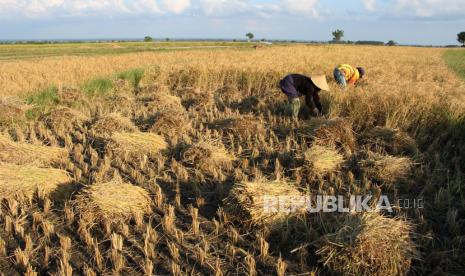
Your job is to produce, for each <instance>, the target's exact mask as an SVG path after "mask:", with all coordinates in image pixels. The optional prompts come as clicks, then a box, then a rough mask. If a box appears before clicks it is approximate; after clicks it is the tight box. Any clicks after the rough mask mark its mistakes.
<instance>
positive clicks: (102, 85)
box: [81, 78, 113, 97]
mask: <svg viewBox="0 0 465 276" xmlns="http://www.w3.org/2000/svg"><path fill="white" fill-rule="evenodd" d="M81 88H82V90H84V92H85V93H86V94H87V96H89V97H94V96H103V95H105V94H107V93H108V92H109V91H110V90H111V89H113V82H112V81H111V79H106V78H98V79H94V80H90V81H88V82H86V83H85V84H84V85H82V87H81Z"/></svg>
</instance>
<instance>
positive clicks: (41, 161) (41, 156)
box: [0, 134, 68, 167]
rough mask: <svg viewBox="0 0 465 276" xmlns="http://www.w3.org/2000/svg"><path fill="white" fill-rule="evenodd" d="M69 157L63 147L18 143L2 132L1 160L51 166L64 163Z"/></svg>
mask: <svg viewBox="0 0 465 276" xmlns="http://www.w3.org/2000/svg"><path fill="white" fill-rule="evenodd" d="M67 158H68V152H67V151H66V150H65V149H63V148H59V147H47V146H39V145H33V144H28V143H17V142H14V141H12V140H11V139H10V138H9V137H7V136H5V135H2V134H0V162H8V163H11V164H16V165H33V166H38V167H49V166H59V165H63V164H64V163H65V162H66V160H67Z"/></svg>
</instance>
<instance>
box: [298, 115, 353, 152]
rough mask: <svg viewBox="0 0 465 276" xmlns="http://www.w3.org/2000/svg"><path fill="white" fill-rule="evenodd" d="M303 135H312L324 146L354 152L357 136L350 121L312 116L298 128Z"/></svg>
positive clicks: (316, 141)
mask: <svg viewBox="0 0 465 276" xmlns="http://www.w3.org/2000/svg"><path fill="white" fill-rule="evenodd" d="M298 132H299V133H300V134H301V135H310V136H312V137H313V138H314V139H315V143H316V144H319V145H323V146H332V147H341V148H343V149H344V150H348V151H350V152H353V151H354V150H355V147H356V143H355V136H354V132H353V130H352V126H351V124H350V122H348V121H346V120H344V119H341V118H337V119H332V120H329V119H324V118H312V119H310V120H308V121H306V122H305V123H304V124H303V125H302V127H301V128H300V129H299V130H298Z"/></svg>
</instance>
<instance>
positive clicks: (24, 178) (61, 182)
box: [0, 163, 71, 199]
mask: <svg viewBox="0 0 465 276" xmlns="http://www.w3.org/2000/svg"><path fill="white" fill-rule="evenodd" d="M70 184H71V178H70V176H69V175H68V173H67V172H65V171H63V170H58V169H50V168H48V169H47V168H37V167H33V166H27V165H21V166H19V165H13V164H7V163H0V197H2V198H9V197H14V196H20V197H25V198H27V199H32V198H33V196H34V193H35V192H37V191H39V192H40V194H42V195H50V194H52V193H54V192H58V190H59V188H61V187H62V186H66V185H70ZM56 196H57V197H59V196H60V195H59V193H57V194H56Z"/></svg>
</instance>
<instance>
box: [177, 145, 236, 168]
mask: <svg viewBox="0 0 465 276" xmlns="http://www.w3.org/2000/svg"><path fill="white" fill-rule="evenodd" d="M182 158H183V161H185V162H186V163H188V164H190V165H192V166H194V167H195V168H196V169H198V170H200V171H201V172H203V173H205V174H207V175H210V176H214V175H217V174H218V171H221V170H226V171H230V170H232V169H233V166H232V161H233V160H234V159H235V157H234V156H232V155H231V154H229V153H228V151H227V150H226V149H225V148H224V147H218V146H215V145H213V144H212V143H210V142H207V141H203V142H199V143H197V144H194V145H191V146H190V147H188V148H187V150H186V151H184V153H183V156H182Z"/></svg>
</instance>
